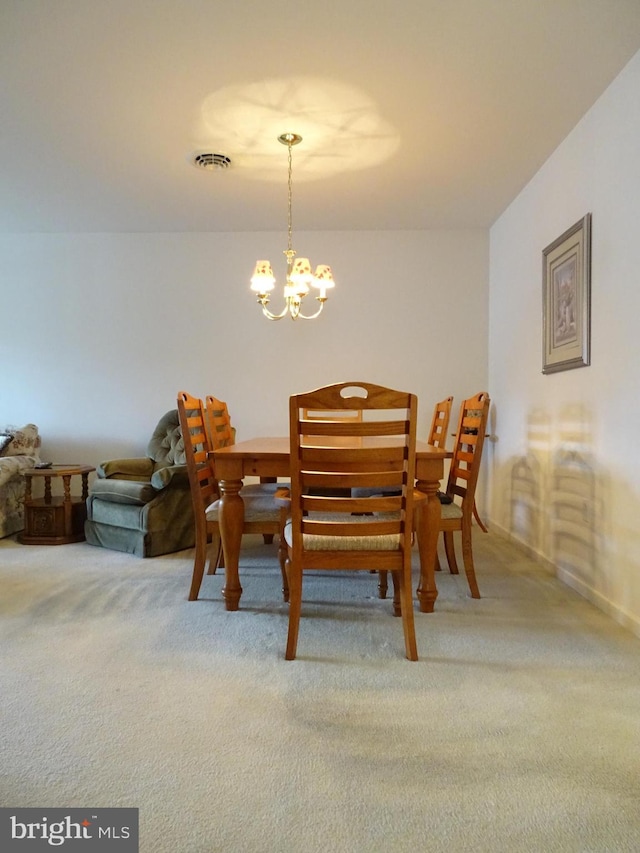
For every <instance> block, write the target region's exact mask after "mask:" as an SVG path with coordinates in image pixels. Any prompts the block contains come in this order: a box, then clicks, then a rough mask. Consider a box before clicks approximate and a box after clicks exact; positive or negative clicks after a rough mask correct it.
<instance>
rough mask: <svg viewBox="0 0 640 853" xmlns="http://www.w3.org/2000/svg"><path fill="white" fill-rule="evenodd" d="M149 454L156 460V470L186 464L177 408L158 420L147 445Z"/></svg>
mask: <svg viewBox="0 0 640 853" xmlns="http://www.w3.org/2000/svg"><path fill="white" fill-rule="evenodd" d="M147 456H149V458H150V459H153V461H154V462H155V465H154V471H157V470H158V468H166V467H167V466H169V465H186V457H185V452H184V441H183V439H182V430H181V429H180V417H179V415H178V410H177V409H171V411H169V412H167V413H166V414H165V415H163V416H162V417H161V418H160V420H159V421H158V425H157V426H156V428H155V429H154V431H153V435H152V436H151V440H150V441H149V445H148V447H147Z"/></svg>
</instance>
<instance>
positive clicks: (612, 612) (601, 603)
mask: <svg viewBox="0 0 640 853" xmlns="http://www.w3.org/2000/svg"><path fill="white" fill-rule="evenodd" d="M491 531H492V532H493V533H496V534H497V535H498V536H501V537H502V538H504V539H508V540H509V542H512V543H513V544H514V545H517V546H518V547H519V548H522V549H523V550H524V551H525V552H526V553H527V555H528V556H529V557H531V558H532V559H534V560H536V562H538V563H540V564H541V565H543V566H544V567H545V568H546V569H548V571H549V572H551V574H553V575H555V577H557V578H558V580H559V581H561V582H562V583H564V584H566V586H568V587H570V588H571V589H573V590H574V591H575V592H577V593H578V594H579V595H581V596H582V597H583V598H586V599H587V601H589V602H591V604H593V605H594V606H595V607H597V608H598V610H602V611H603V612H604V613H606V614H607V616H610V617H611V618H612V619H613V620H614V621H615V622H617V623H618V624H619V625H622V627H623V628H626V629H627V630H629V631H631V632H632V633H633V634H635V635H636V636H637V637H640V618H638V617H637V616H634V614H633V613H629V611H627V610H625V609H624V608H623V607H620V606H619V605H618V604H616V603H615V602H613V601H611V600H610V599H608V598H607V597H606V596H604V595H602V593H601V592H598V590H596V589H593V587H591V586H589V584H586V583H585V582H584V581H583V580H582V579H581V578H578V577H576V576H575V575H574V574H573V573H572V572H570V571H567V569H561V568H560V567H559V566H556V564H555V563H553V562H552V561H551V560H549V559H548V557H545V556H544V555H543V554H541V553H540V552H539V551H536V549H535V548H532V547H531V546H530V545H527V543H526V542H523V541H522V540H521V539H518V537H517V536H514V535H513V534H512V533H510V532H509V531H508V530H507V529H506V527H502V526H501V525H499V524H496V523H495V521H491Z"/></svg>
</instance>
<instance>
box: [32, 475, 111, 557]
mask: <svg viewBox="0 0 640 853" xmlns="http://www.w3.org/2000/svg"><path fill="white" fill-rule="evenodd" d="M95 470H96V469H95V468H92V467H91V466H89V465H74V464H68V465H52V466H51V467H50V468H31V469H30V470H27V471H25V472H24V476H25V478H26V483H25V500H24V530H23V532H22V534H21V535H20V536H19V537H18V539H19V541H20V542H22V543H23V544H25V545H66V544H67V543H69V542H82V540H83V539H84V522H85V519H86V517H87V503H86V501H87V496H88V494H89V474H90V473H91V472H92V471H95ZM75 476H80V477H82V495H81V496H72V495H71V478H72V477H75ZM34 477H44V497H43V498H32V497H31V486H32V480H33V478H34ZM54 477H56V478H57V477H62V484H63V489H64V494H63V495H59V496H58V495H54V496H52V495H51V480H52V478H54Z"/></svg>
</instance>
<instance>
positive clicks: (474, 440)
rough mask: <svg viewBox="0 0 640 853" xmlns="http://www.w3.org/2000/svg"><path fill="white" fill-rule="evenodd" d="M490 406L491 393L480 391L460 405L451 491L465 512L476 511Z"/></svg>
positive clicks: (450, 493)
mask: <svg viewBox="0 0 640 853" xmlns="http://www.w3.org/2000/svg"><path fill="white" fill-rule="evenodd" d="M490 405H491V399H490V397H489V395H488V393H487V392H486V391H480V392H479V393H478V394H476V395H475V397H469V399H468V400H463V401H462V405H461V406H460V415H459V417H458V429H457V431H456V437H455V443H454V447H453V458H452V460H451V467H450V468H449V479H448V482H447V494H448V495H451V496H454V495H458V496H459V497H461V498H462V511H463V513H465V512H467V513H471V512H472V511H473V502H474V495H475V491H476V484H477V482H478V474H479V473H480V463H481V462H482V448H483V445H484V435H485V431H486V427H487V418H488V417H489V406H490Z"/></svg>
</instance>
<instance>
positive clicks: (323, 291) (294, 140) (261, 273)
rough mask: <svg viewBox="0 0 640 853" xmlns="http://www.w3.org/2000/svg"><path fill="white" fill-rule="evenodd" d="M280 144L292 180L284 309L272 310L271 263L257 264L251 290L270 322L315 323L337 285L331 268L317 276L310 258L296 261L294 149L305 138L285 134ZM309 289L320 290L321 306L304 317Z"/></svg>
mask: <svg viewBox="0 0 640 853" xmlns="http://www.w3.org/2000/svg"><path fill="white" fill-rule="evenodd" d="M278 142H281V143H282V144H283V145H286V146H287V148H288V151H289V179H288V196H287V199H288V232H287V233H288V244H287V248H286V249H285V251H284V252H283V254H284V255H285V257H286V259H287V278H286V282H285V285H284V301H285V306H284V308H283V309H282V311H281V312H280V313H279V314H274V313H272V312H271V311H269V308H268V305H269V294H270V293H271V291H272V290H273V288H274V287H275V283H276V280H275V278H274V276H273V270H272V269H271V262H270V261H258V262H257V264H256V268H255V270H254V273H253V276H252V278H251V290H253V292H254V293H257V295H258V302H259V303H260V305H262V313H263V314H264V316H265V317H267V318H268V319H269V320H281V319H282V318H283V317H286V316H287V314H289V316H290V317H291V319H292V320H297V319H298V317H302V319H303V320H313V319H314V318H315V317H317V316H318V315H319V314H320V312H321V311H322V309H323V308H324V303H325V302H326V301H327V298H328V297H327V290H329V289H330V288H332V287H334V286H335V283H334V281H333V273H332V272H331V267H329V266H327V265H326V264H319V265H318V266H317V267H316V271H315V273H312V272H311V264H310V263H309V259H308V258H296V253H295V251H294V249H293V248H292V246H291V231H292V227H291V162H292V158H291V149H292V148H293V146H294V145H297V144H298V143H299V142H302V137H301V136H299V135H298V134H297V133H283V134H282V135H281V136H279V137H278ZM309 286H311V287H313V288H315V289H317V291H318V293H317V295H316V299H317V301H318V302H319V303H320V307H319V308H318V310H317V311H316V312H315V313H314V314H303V313H302V311H301V306H302V300H303V299H304V297H305V296H306V295H307V294H308V293H309Z"/></svg>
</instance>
